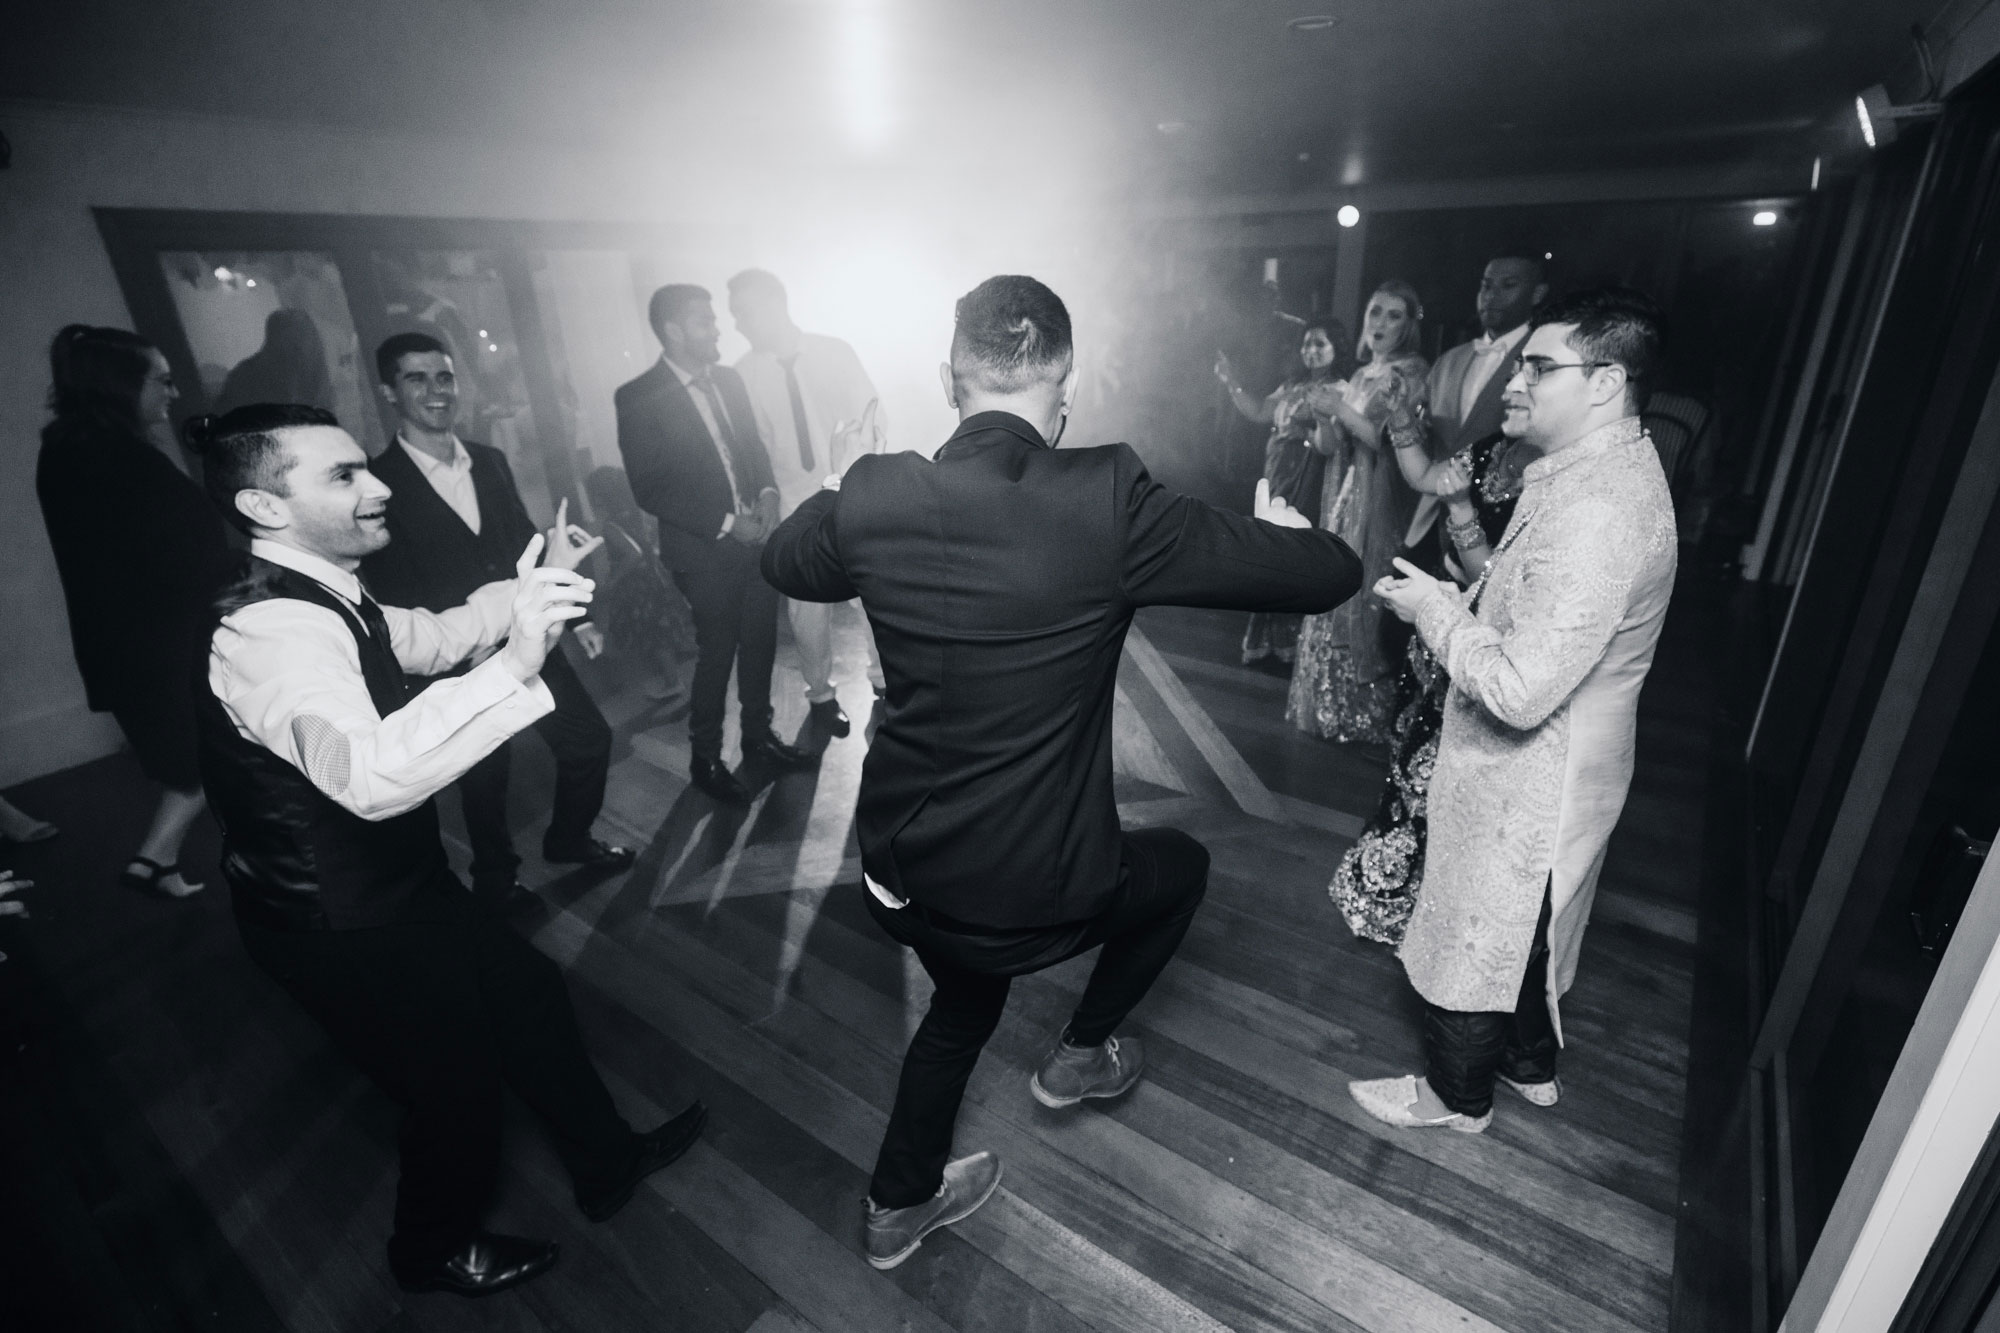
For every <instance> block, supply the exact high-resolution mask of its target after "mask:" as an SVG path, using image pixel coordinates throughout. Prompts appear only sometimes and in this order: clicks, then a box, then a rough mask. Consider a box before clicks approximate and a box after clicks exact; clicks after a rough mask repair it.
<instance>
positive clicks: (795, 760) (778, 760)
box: [743, 735, 819, 768]
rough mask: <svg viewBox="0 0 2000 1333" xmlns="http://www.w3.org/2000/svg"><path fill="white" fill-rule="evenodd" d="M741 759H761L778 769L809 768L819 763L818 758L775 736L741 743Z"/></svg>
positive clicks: (761, 737)
mask: <svg viewBox="0 0 2000 1333" xmlns="http://www.w3.org/2000/svg"><path fill="white" fill-rule="evenodd" d="M743 758H744V759H745V760H746V761H747V760H750V759H753V758H755V759H761V760H763V761H764V762H765V763H767V764H773V765H775V766H777V767H778V768H811V767H812V766H813V765H814V764H816V763H818V762H819V756H818V755H814V754H808V753H806V752H805V751H804V750H801V749H799V747H798V746H796V745H787V744H785V743H784V742H783V741H781V740H779V739H778V738H777V737H776V736H768V735H767V736H760V737H758V738H757V739H756V740H749V741H744V742H743Z"/></svg>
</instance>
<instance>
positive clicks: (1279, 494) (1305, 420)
mask: <svg viewBox="0 0 2000 1333" xmlns="http://www.w3.org/2000/svg"><path fill="white" fill-rule="evenodd" d="M1346 341H1347V330H1346V329H1344V328H1342V327H1341V326H1340V321H1338V320H1334V319H1314V320H1310V321H1308V322H1307V324H1306V326H1305V330H1304V332H1303V333H1301V334H1300V336H1299V360H1300V362H1301V363H1302V364H1303V365H1304V373H1303V374H1300V375H1294V376H1292V377H1291V378H1290V379H1288V380H1286V381H1285V382H1284V383H1283V384H1280V385H1279V386H1278V387H1277V388H1275V389H1273V390H1271V392H1270V393H1268V394H1266V395H1264V396H1263V397H1262V398H1259V397H1258V396H1257V395H1255V394H1253V393H1251V392H1249V391H1248V390H1246V389H1245V388H1244V387H1243V385H1242V384H1241V383H1239V382H1238V380H1237V378H1236V370H1235V368H1234V367H1233V366H1231V365H1230V364H1229V357H1228V356H1227V355H1226V354H1221V353H1218V354H1217V356H1216V358H1215V377H1216V378H1217V379H1219V380H1221V381H1222V387H1223V388H1225V389H1227V390H1228V391H1229V401H1230V403H1231V404H1232V405H1233V406H1234V407H1235V408H1236V410H1237V411H1238V412H1240V413H1242V414H1243V415H1244V416H1245V417H1248V418H1249V419H1250V420H1252V421H1262V422H1268V423H1269V424H1270V427H1271V436H1270V438H1269V439H1268V440H1266V441H1265V442H1264V480H1265V481H1267V482H1269V483H1270V485H1271V498H1272V499H1274V500H1278V499H1282V500H1283V501H1284V502H1285V503H1286V504H1288V505H1290V506H1291V507H1292V508H1294V509H1296V510H1298V511H1299V512H1300V513H1302V514H1304V515H1305V516H1306V517H1307V518H1308V519H1310V520H1312V521H1313V522H1314V523H1317V522H1319V504H1320V486H1321V482H1322V480H1323V478H1324V475H1325V472H1326V456H1325V453H1324V452H1323V451H1322V450H1321V449H1319V448H1317V447H1315V444H1314V438H1315V436H1316V435H1318V434H1321V433H1323V432H1325V431H1326V430H1328V429H1330V427H1329V424H1328V423H1327V422H1326V421H1325V420H1324V419H1323V418H1321V417H1317V416H1315V415H1314V414H1313V411H1312V408H1311V407H1309V406H1308V405H1307V403H1306V397H1307V395H1308V394H1309V393H1310V392H1311V391H1312V389H1313V388H1314V386H1316V385H1325V384H1330V383H1332V382H1333V380H1334V376H1335V366H1336V364H1337V363H1338V362H1339V360H1340V346H1341V344H1342V343H1344V342H1346ZM1298 638H1299V617H1298V616H1296V615H1289V614H1286V613H1284V612H1279V611H1254V612H1252V613H1251V615H1250V623H1249V625H1248V627H1246V628H1245V629H1244V631H1243V664H1244V665H1245V666H1251V665H1254V664H1255V663H1258V662H1261V661H1264V660H1266V659H1267V658H1276V659H1277V660H1278V661H1280V662H1283V663H1284V664H1286V665H1287V666H1289V665H1291V661H1292V653H1293V649H1294V647H1295V646H1296V644H1297V643H1298Z"/></svg>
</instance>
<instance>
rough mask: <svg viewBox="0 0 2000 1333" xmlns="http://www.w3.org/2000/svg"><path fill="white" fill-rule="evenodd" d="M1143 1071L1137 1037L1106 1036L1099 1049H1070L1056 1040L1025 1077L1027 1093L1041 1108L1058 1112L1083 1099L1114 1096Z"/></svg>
mask: <svg viewBox="0 0 2000 1333" xmlns="http://www.w3.org/2000/svg"><path fill="white" fill-rule="evenodd" d="M1145 1068H1146V1050H1145V1048H1144V1047H1143V1046H1141V1045H1140V1044H1139V1039H1138V1038H1137V1037H1127V1038H1125V1039H1124V1040H1123V1041H1120V1040H1119V1039H1118V1038H1117V1037H1107V1038H1106V1039H1105V1042H1104V1044H1103V1045H1102V1046H1072V1045H1070V1044H1069V1042H1068V1041H1067V1040H1066V1039H1064V1038H1060V1037H1059V1038H1057V1039H1056V1048H1055V1049H1054V1050H1053V1051H1050V1052H1049V1058H1048V1059H1046V1060H1044V1061H1042V1067H1041V1068H1040V1069H1037V1070H1036V1071H1035V1072H1034V1075H1033V1076H1032V1077H1031V1078H1029V1080H1028V1091H1030V1092H1032V1093H1034V1094H1035V1100H1036V1101H1038V1102H1040V1103H1041V1104H1042V1105H1044V1106H1053V1107H1055V1108H1056V1109H1058V1110H1060V1109H1062V1108H1063V1107H1065V1106H1075V1105H1076V1104H1077V1103H1078V1102H1080V1101H1082V1100H1083V1099H1084V1098H1086V1097H1116V1096H1117V1095H1118V1094H1119V1093H1121V1092H1124V1091H1125V1090H1126V1089H1127V1088H1129V1087H1131V1086H1132V1085H1133V1084H1134V1083H1137V1082H1138V1081H1139V1075H1140V1074H1141V1073H1143V1072H1144V1071H1145Z"/></svg>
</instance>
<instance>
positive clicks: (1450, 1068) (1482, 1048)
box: [1424, 889, 1557, 1116]
mask: <svg viewBox="0 0 2000 1333" xmlns="http://www.w3.org/2000/svg"><path fill="white" fill-rule="evenodd" d="M1548 984H1549V895H1548V890H1547V889H1544V890H1543V891H1542V915H1541V919H1540V920H1539V921H1537V922H1536V923H1535V946H1534V948H1533V949H1532V950H1530V951H1529V954H1528V971H1527V974H1526V975H1525V976H1523V977H1522V978H1521V991H1520V996H1519V998H1518V999H1517V1000H1516V1001H1515V1003H1514V1012H1513V1013H1511V1014H1506V1013H1461V1012H1459V1011H1457V1010H1455V1009H1440V1008H1438V1007H1437V1006H1436V1005H1434V1004H1432V1003H1431V1002H1430V1001H1428V1000H1426V1001H1424V1053H1425V1055H1426V1057H1427V1058H1428V1063H1429V1066H1430V1067H1429V1070H1428V1072H1427V1073H1426V1074H1425V1077H1426V1078H1427V1079H1428V1080H1429V1082H1430V1085H1431V1091H1433V1092H1435V1093H1436V1094H1437V1095H1438V1100H1439V1101H1441V1102H1443V1103H1444V1104H1445V1105H1446V1106H1449V1107H1450V1108H1451V1109H1452V1110H1454V1111H1457V1112H1459V1113H1460V1114H1462V1115H1469V1116H1482V1115H1485V1114H1486V1113H1487V1112H1488V1111H1490V1110H1492V1109H1493V1078H1494V1075H1496V1074H1505V1075H1506V1076H1507V1077H1508V1078H1511V1079H1513V1080H1514V1081H1515V1082H1516V1083H1547V1082H1548V1081H1549V1080H1550V1079H1552V1078H1554V1077H1555V1076H1556V1051H1557V1042H1556V1029H1555V1024H1554V1023H1552V1022H1550V1020H1549V998H1548Z"/></svg>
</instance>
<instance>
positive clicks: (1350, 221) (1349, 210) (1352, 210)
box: [1333, 204, 1361, 227]
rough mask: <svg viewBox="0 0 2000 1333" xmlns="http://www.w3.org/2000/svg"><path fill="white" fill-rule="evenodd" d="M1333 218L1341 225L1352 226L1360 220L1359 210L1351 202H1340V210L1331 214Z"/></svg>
mask: <svg viewBox="0 0 2000 1333" xmlns="http://www.w3.org/2000/svg"><path fill="white" fill-rule="evenodd" d="M1333 220H1334V221H1335V222H1338V223H1339V224H1340V225H1341V226H1343V227H1352V226H1354V225H1355V224H1356V223H1358V222H1360V221H1361V210H1360V209H1358V208H1356V207H1355V206H1354V205H1353V204H1342V205H1341V206H1340V211H1339V212H1338V213H1335V214H1334V215H1333Z"/></svg>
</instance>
